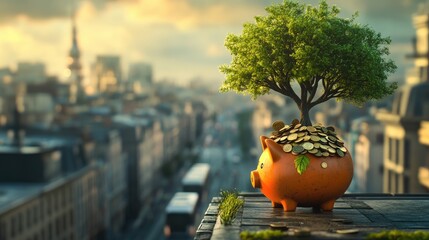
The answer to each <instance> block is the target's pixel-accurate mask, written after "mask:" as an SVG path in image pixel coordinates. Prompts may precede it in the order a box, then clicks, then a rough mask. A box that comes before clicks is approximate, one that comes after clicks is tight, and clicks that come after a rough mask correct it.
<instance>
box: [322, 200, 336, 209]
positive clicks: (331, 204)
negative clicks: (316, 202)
mask: <svg viewBox="0 0 429 240" xmlns="http://www.w3.org/2000/svg"><path fill="white" fill-rule="evenodd" d="M334 204H335V199H334V200H329V201H326V202H324V203H322V204H321V205H320V208H321V209H322V210H323V211H332V209H333V208H334Z"/></svg>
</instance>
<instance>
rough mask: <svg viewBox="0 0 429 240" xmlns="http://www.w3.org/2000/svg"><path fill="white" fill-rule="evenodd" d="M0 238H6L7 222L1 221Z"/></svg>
mask: <svg viewBox="0 0 429 240" xmlns="http://www.w3.org/2000/svg"><path fill="white" fill-rule="evenodd" d="M0 239H6V223H5V222H1V224H0Z"/></svg>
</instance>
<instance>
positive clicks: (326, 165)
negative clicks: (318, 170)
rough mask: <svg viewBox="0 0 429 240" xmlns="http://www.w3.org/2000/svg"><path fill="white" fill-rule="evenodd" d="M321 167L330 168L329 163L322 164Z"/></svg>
mask: <svg viewBox="0 0 429 240" xmlns="http://www.w3.org/2000/svg"><path fill="white" fill-rule="evenodd" d="M320 166H321V167H322V168H327V167H328V163H326V162H322V163H321V164H320Z"/></svg>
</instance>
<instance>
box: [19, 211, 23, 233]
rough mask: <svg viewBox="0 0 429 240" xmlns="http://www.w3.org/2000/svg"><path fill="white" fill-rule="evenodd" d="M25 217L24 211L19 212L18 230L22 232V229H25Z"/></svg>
mask: <svg viewBox="0 0 429 240" xmlns="http://www.w3.org/2000/svg"><path fill="white" fill-rule="evenodd" d="M23 218H24V217H23V216H22V213H19V215H18V232H19V233H22V231H23V230H24V221H23V220H24V219H23Z"/></svg>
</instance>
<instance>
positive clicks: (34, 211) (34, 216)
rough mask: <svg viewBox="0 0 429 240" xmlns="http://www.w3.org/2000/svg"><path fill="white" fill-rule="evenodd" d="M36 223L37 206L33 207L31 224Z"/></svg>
mask: <svg viewBox="0 0 429 240" xmlns="http://www.w3.org/2000/svg"><path fill="white" fill-rule="evenodd" d="M36 222H37V206H34V207H33V223H34V224H35V223H36Z"/></svg>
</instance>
